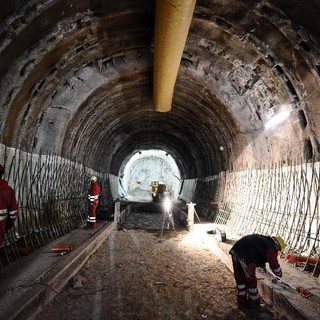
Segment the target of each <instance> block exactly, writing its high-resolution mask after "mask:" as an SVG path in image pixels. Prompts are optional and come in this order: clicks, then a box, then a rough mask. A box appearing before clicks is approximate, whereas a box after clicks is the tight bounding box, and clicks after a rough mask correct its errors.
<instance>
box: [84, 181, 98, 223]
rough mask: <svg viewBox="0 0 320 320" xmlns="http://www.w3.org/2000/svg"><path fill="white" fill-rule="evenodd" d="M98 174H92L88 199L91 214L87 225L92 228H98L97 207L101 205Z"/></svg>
mask: <svg viewBox="0 0 320 320" xmlns="http://www.w3.org/2000/svg"><path fill="white" fill-rule="evenodd" d="M97 180H98V179H97V177H96V176H92V177H91V178H90V181H91V185H90V189H89V193H88V200H89V206H90V207H89V215H88V218H87V226H88V227H89V228H91V229H95V228H96V224H97V218H96V214H97V207H98V205H99V195H100V192H101V188H100V185H99V184H98V181H97Z"/></svg>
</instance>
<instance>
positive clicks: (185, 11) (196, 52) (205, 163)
mask: <svg viewBox="0 0 320 320" xmlns="http://www.w3.org/2000/svg"><path fill="white" fill-rule="evenodd" d="M319 13H320V6H319V3H318V1H316V0H309V1H308V3H306V2H305V1H302V0H292V1H290V2H288V1H284V0H277V1H275V0H264V1H261V0H253V1H248V0H227V1H221V0H198V1H173V0H172V1H171V0H170V1H164V0H156V1H141V0H136V1H130V0H123V1H109V0H83V1H75V0H17V1H11V0H3V1H2V4H1V12H0V20H1V24H0V163H1V164H2V165H4V167H5V170H6V171H5V174H4V179H6V180H8V182H9V184H10V185H11V186H12V187H13V188H14V190H15V192H16V196H17V201H18V203H19V217H18V220H17V222H16V223H15V226H14V228H13V229H11V230H10V232H8V233H7V234H6V237H7V244H8V246H10V245H11V246H12V244H13V243H16V242H17V241H21V242H22V245H23V246H27V248H31V249H34V248H35V247H41V246H42V245H44V244H45V243H48V242H50V241H52V240H53V239H57V238H59V237H60V236H62V235H64V234H67V233H69V232H71V231H72V230H73V229H75V228H77V227H78V226H79V224H81V223H85V220H86V216H87V202H86V197H87V189H88V180H89V177H90V176H91V175H96V176H97V177H98V178H99V183H100V184H101V186H102V194H101V201H100V211H99V212H100V214H101V217H106V216H107V217H110V216H112V215H113V212H114V207H115V204H116V202H119V201H120V202H121V206H122V205H125V203H126V201H129V202H132V201H133V202H134V201H140V200H141V197H142V198H143V199H144V200H146V199H147V200H148V197H150V194H149V193H148V192H150V190H151V189H150V188H151V187H150V183H151V181H152V180H164V181H162V182H163V183H166V184H167V185H168V186H169V187H170V188H171V189H173V190H174V198H175V199H177V200H179V201H181V202H183V203H184V204H187V203H190V202H191V203H195V204H196V210H197V213H198V214H199V216H201V217H203V218H205V219H208V221H211V222H216V223H221V224H226V225H228V226H230V227H232V228H233V230H234V232H236V233H237V234H238V235H244V234H248V233H263V234H268V233H277V234H279V235H280V236H282V237H283V238H284V239H285V240H286V243H287V252H288V253H295V254H297V255H299V256H300V255H303V256H306V257H307V258H308V259H309V258H315V259H316V261H317V262H316V264H315V265H314V264H313V265H312V266H311V268H310V264H308V260H307V262H306V263H305V265H304V271H306V270H307V271H308V272H311V273H312V274H313V275H314V276H317V277H318V276H319V267H318V263H319V232H320V226H319V222H318V221H319V218H320V213H319V212H320V210H319V203H318V198H319V192H320V186H319V181H320V180H319V175H320V169H319V159H320V144H319V137H320V113H319V105H318V104H319V99H320V52H319V51H320V20H319V18H318V17H319ZM279 116H282V118H281V119H280V118H279ZM277 120H278V121H277ZM159 167H161V168H163V172H164V171H165V173H164V174H162V173H160V171H159V170H158V169H159ZM128 168H129V169H128ZM147 200H146V201H147ZM185 208H187V207H186V206H185ZM31 249H30V250H31ZM4 250H5V249H4ZM28 250H29V249H28ZM8 252H9V251H8ZM8 252H7V253H8ZM6 265H7V263H6V262H3V265H2V267H3V268H6ZM0 269H1V268H0Z"/></svg>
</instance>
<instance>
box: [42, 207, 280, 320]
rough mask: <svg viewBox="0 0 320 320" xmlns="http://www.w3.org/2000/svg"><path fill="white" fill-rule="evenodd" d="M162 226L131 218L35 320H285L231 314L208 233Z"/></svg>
mask: <svg viewBox="0 0 320 320" xmlns="http://www.w3.org/2000/svg"><path fill="white" fill-rule="evenodd" d="M162 224H163V214H161V213H159V212H158V213H156V212H154V213H148V214H147V213H141V212H140V213H139V212H134V213H132V214H131V216H130V217H129V219H127V220H126V222H125V224H124V225H123V228H122V229H121V230H115V229H114V230H113V231H112V232H111V233H110V234H109V236H108V238H107V239H106V241H105V242H104V243H103V245H102V246H101V247H100V248H99V249H98V250H97V251H96V252H95V253H94V254H93V255H92V256H91V258H90V259H89V260H88V262H87V263H86V264H85V265H84V267H83V268H82V269H81V270H80V272H79V273H78V274H77V275H76V276H75V277H74V278H73V279H71V280H72V281H70V283H69V285H68V286H67V287H66V288H65V289H64V290H63V291H62V292H60V293H59V294H58V295H57V296H56V298H55V299H54V300H53V301H52V302H51V303H50V304H49V305H48V306H47V307H46V308H45V310H44V311H43V312H42V313H41V314H39V315H38V316H37V317H36V319H38V320H40V319H46V320H56V319H60V320H62V319H68V320H71V319H77V320H81V319H86V320H87V319H95V320H98V319H107V320H135V319H137V320H178V319H179V320H181V319H186V320H189V319H190V320H196V319H199V320H200V319H283V318H280V317H279V316H277V314H276V313H275V311H274V310H272V309H271V308H269V307H268V306H267V305H266V306H265V307H264V312H263V313H261V314H260V315H252V314H244V313H242V312H241V311H239V310H238V309H237V308H236V297H235V283H234V279H233V275H232V272H231V271H230V270H229V269H228V268H227V267H226V266H225V265H224V264H223V263H222V262H221V261H220V260H219V258H218V257H216V256H215V255H214V254H213V252H212V251H211V250H210V241H207V240H206V239H209V240H210V239H211V240H212V238H210V235H208V234H206V233H204V234H203V235H202V236H196V237H195V236H193V235H191V233H189V232H188V231H186V230H185V229H184V228H183V227H181V225H175V230H173V229H172V228H171V229H164V230H163V233H162V232H161V226H162ZM75 279H77V281H78V283H80V285H79V287H78V288H76V287H77V286H74V283H75Z"/></svg>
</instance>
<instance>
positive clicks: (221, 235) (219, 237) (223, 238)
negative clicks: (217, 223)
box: [207, 228, 227, 242]
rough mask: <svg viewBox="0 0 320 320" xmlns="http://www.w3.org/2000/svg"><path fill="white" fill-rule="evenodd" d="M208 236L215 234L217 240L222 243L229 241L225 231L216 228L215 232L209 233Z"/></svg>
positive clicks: (210, 231)
mask: <svg viewBox="0 0 320 320" xmlns="http://www.w3.org/2000/svg"><path fill="white" fill-rule="evenodd" d="M207 233H208V234H214V235H215V238H216V239H217V240H219V241H221V242H226V241H227V235H226V232H225V231H224V230H220V229H219V228H216V229H214V230H209V231H207Z"/></svg>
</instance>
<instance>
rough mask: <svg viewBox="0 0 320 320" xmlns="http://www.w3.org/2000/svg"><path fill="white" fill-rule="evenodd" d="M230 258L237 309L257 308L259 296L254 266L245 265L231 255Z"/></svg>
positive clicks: (252, 264)
mask: <svg viewBox="0 0 320 320" xmlns="http://www.w3.org/2000/svg"><path fill="white" fill-rule="evenodd" d="M231 257H232V264H233V271H234V278H235V280H236V284H237V302H238V308H239V309H241V310H243V309H247V308H248V309H257V308H259V307H260V296H259V293H258V289H257V277H256V265H255V264H254V263H251V264H246V263H245V262H244V261H243V260H241V259H240V258H239V257H237V255H235V254H233V253H231Z"/></svg>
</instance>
